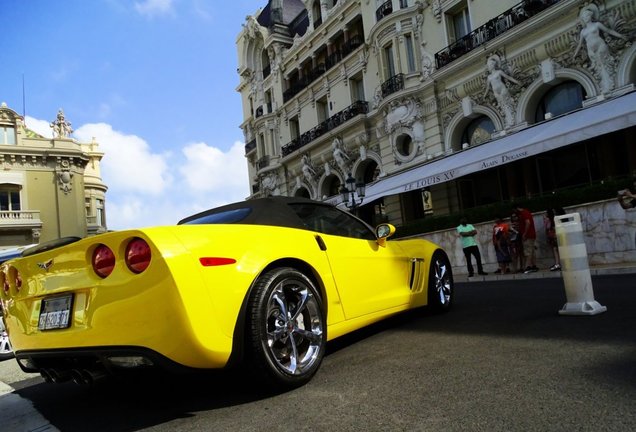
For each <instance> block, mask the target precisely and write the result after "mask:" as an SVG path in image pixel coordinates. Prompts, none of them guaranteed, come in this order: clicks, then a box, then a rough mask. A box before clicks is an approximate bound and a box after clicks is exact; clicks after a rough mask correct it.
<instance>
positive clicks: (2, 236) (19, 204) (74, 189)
mask: <svg viewBox="0 0 636 432" xmlns="http://www.w3.org/2000/svg"><path fill="white" fill-rule="evenodd" d="M51 128H52V129H53V136H54V138H45V137H43V136H41V135H39V134H37V133H35V132H34V131H32V130H30V129H28V128H27V126H26V125H25V123H24V118H23V117H22V116H20V115H18V114H17V113H16V112H15V111H13V110H12V109H10V108H8V107H7V106H6V104H4V103H3V104H2V105H1V106H0V164H1V166H2V169H1V170H0V249H7V248H9V247H15V246H24V245H30V244H35V243H42V242H46V241H49V240H54V239H57V238H60V237H68V236H77V237H85V236H86V235H90V234H96V233H99V232H103V231H105V230H106V216H105V202H106V197H105V194H106V190H107V187H106V185H105V184H104V183H103V182H102V179H101V174H100V168H99V163H100V161H101V159H102V157H103V156H104V154H103V153H101V152H100V151H99V145H98V144H97V143H96V142H91V143H80V142H77V141H76V140H75V139H73V138H71V137H70V134H71V133H72V129H71V125H70V123H69V122H68V121H67V120H66V119H65V118H64V113H63V112H62V110H60V111H59V112H58V114H57V118H56V119H55V120H54V121H53V122H51Z"/></svg>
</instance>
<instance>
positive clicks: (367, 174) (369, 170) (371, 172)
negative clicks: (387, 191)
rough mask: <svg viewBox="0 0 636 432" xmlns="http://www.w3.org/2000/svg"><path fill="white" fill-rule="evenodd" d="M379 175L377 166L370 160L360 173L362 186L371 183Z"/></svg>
mask: <svg viewBox="0 0 636 432" xmlns="http://www.w3.org/2000/svg"><path fill="white" fill-rule="evenodd" d="M379 175H380V168H379V167H378V164H377V163H376V162H375V161H374V160H371V161H369V162H368V163H367V164H366V165H365V166H364V170H363V171H362V181H363V182H364V184H367V183H371V182H373V181H375V180H376V179H377V178H378V176H379Z"/></svg>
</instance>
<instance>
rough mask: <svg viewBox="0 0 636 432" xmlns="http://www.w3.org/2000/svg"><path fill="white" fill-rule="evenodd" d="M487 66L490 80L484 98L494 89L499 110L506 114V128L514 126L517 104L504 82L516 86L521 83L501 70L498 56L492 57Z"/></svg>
mask: <svg viewBox="0 0 636 432" xmlns="http://www.w3.org/2000/svg"><path fill="white" fill-rule="evenodd" d="M486 65H487V68H488V78H487V83H486V90H485V91H484V95H483V97H486V95H487V94H488V91H489V90H490V89H491V88H492V92H493V94H494V95H495V99H497V103H498V104H499V108H500V109H501V111H502V112H503V114H504V121H505V124H506V127H510V126H513V125H514V123H515V102H514V100H513V99H512V96H510V92H509V91H508V87H507V86H506V83H505V81H504V80H506V81H510V82H513V83H515V84H520V82H519V81H517V80H516V79H514V78H513V77H511V76H510V75H508V74H507V73H505V72H504V71H503V70H502V69H501V59H500V58H499V56H498V55H497V54H493V55H491V56H490V57H489V58H488V61H487V62H486Z"/></svg>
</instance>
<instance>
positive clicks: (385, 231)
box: [375, 223, 395, 247]
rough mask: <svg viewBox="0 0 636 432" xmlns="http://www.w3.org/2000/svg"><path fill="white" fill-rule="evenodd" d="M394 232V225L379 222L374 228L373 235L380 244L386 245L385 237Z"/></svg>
mask: <svg viewBox="0 0 636 432" xmlns="http://www.w3.org/2000/svg"><path fill="white" fill-rule="evenodd" d="M393 234H395V227H394V226H393V225H391V224H388V223H384V224H380V225H378V226H377V227H376V228H375V236H376V238H377V242H378V244H379V245H380V246H382V247H384V246H386V239H388V238H389V237H391V236H392V235H393Z"/></svg>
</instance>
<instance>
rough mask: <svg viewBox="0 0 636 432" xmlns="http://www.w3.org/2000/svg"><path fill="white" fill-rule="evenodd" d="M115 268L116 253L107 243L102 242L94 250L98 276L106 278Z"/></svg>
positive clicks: (94, 263)
mask: <svg viewBox="0 0 636 432" xmlns="http://www.w3.org/2000/svg"><path fill="white" fill-rule="evenodd" d="M114 268H115V254H114V253H113V251H112V250H110V248H109V247H108V246H106V245H103V244H100V245H99V246H97V247H96V248H95V250H94V251H93V270H94V271H95V273H96V274H97V276H99V277H101V278H105V277H107V276H108V275H110V274H111V273H112V272H113V269H114Z"/></svg>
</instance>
